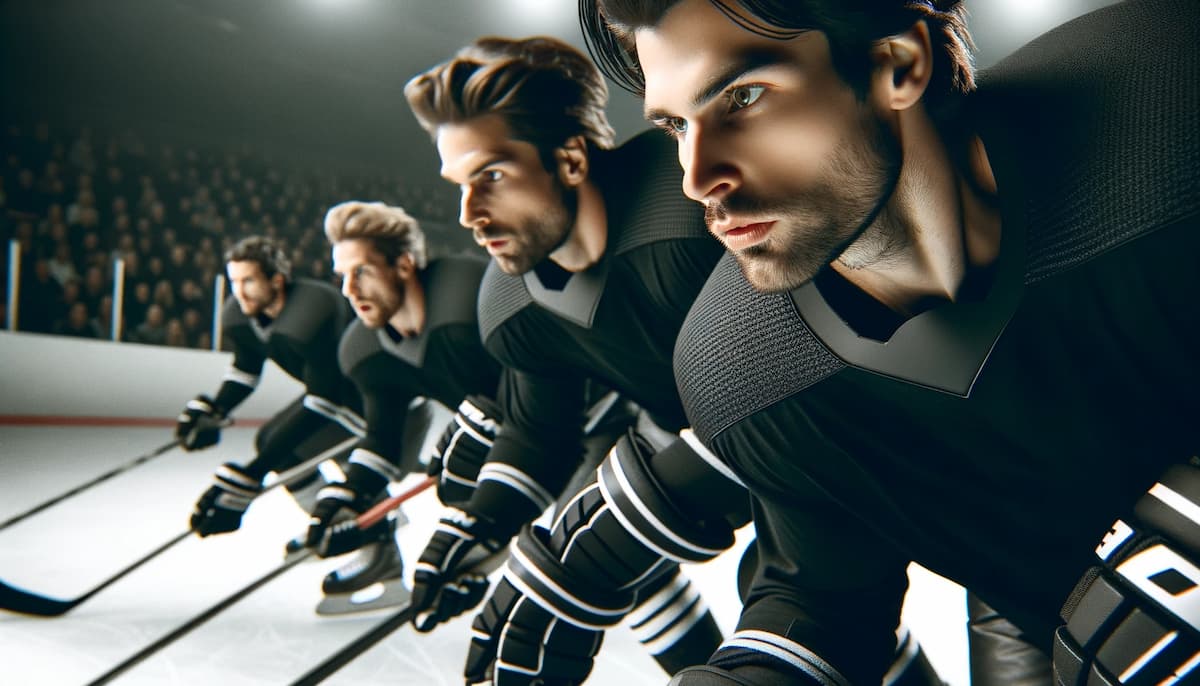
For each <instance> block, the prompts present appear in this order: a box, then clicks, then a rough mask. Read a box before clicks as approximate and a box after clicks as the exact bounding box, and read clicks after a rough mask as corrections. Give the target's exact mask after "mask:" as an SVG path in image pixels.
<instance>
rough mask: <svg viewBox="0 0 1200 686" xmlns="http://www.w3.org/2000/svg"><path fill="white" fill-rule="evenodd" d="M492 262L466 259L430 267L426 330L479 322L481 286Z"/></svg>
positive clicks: (443, 260)
mask: <svg viewBox="0 0 1200 686" xmlns="http://www.w3.org/2000/svg"><path fill="white" fill-rule="evenodd" d="M487 268H488V261H487V260H484V259H481V258H478V257H474V256H466V255H454V256H450V257H443V258H441V259H438V260H434V261H433V262H430V263H429V266H428V267H427V268H426V270H427V272H428V275H427V277H426V279H425V281H426V283H425V299H426V305H425V311H426V317H427V321H426V329H427V330H433V329H437V328H439V327H442V326H447V325H451V324H475V323H476V322H477V321H478V309H477V307H478V299H479V286H480V283H481V282H482V281H483V274H484V272H485V271H486V270H487Z"/></svg>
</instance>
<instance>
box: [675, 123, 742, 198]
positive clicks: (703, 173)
mask: <svg viewBox="0 0 1200 686" xmlns="http://www.w3.org/2000/svg"><path fill="white" fill-rule="evenodd" d="M679 166H681V167H683V192H684V194H685V195H687V196H688V197H689V198H691V199H692V200H695V201H697V202H701V203H703V202H705V201H707V200H712V199H720V198H723V197H725V196H727V195H729V194H731V193H733V192H734V191H735V190H736V189H737V188H738V186H740V185H741V174H740V173H739V172H738V168H737V166H736V165H734V164H733V161H732V159H731V158H730V156H729V154H728V147H727V146H724V145H722V144H721V140H720V137H719V136H717V135H715V134H713V133H710V132H706V131H704V130H703V129H701V128H700V127H699V126H695V125H693V126H691V127H690V128H689V129H688V132H687V134H686V135H685V136H684V137H683V138H681V139H680V141H679Z"/></svg>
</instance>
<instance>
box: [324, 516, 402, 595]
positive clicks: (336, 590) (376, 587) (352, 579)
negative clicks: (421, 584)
mask: <svg viewBox="0 0 1200 686" xmlns="http://www.w3.org/2000/svg"><path fill="white" fill-rule="evenodd" d="M395 526H396V525H395V523H394V522H392V521H390V520H389V521H388V524H387V526H386V531H387V535H386V537H381V538H380V540H378V541H375V542H373V543H368V544H367V545H365V546H363V547H362V548H360V549H359V550H357V551H355V552H354V553H353V558H352V559H351V560H350V562H348V563H347V564H346V565H344V566H342V567H339V568H338V569H336V570H334V571H332V572H330V573H329V575H328V576H326V577H325V580H324V581H323V582H321V590H322V591H323V592H324V593H325V597H324V598H322V599H321V602H320V603H318V604H317V614H319V615H344V614H351V613H356V612H367V611H370V610H378V609H382V608H388V607H398V606H401V605H405V604H406V603H408V602H409V600H410V599H411V598H412V591H411V590H410V589H409V588H408V587H406V586H405V585H404V562H403V560H402V559H401V557H400V548H399V546H398V545H396V537H395Z"/></svg>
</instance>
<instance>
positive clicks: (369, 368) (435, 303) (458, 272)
mask: <svg viewBox="0 0 1200 686" xmlns="http://www.w3.org/2000/svg"><path fill="white" fill-rule="evenodd" d="M486 265H487V263H486V262H485V261H484V260H482V259H478V258H473V257H466V256H463V257H459V256H455V257H445V258H442V259H438V260H433V261H431V262H430V263H429V265H428V266H427V267H426V268H425V269H424V270H422V271H421V272H420V277H419V278H420V280H421V285H422V287H423V288H424V290H425V325H424V327H423V328H422V330H421V333H420V334H418V335H417V336H414V337H410V338H401V337H400V335H399V334H398V333H396V332H395V331H394V330H392V329H391V328H390V327H386V326H385V327H384V328H381V329H375V330H372V329H368V328H367V327H366V326H363V324H362V322H360V321H356V322H354V323H353V324H351V325H350V328H349V329H347V330H346V333H345V335H344V336H343V337H342V343H341V349H340V350H339V352H338V357H339V360H340V363H341V368H342V371H343V373H344V374H345V375H346V376H347V377H349V378H350V379H351V380H352V381H353V382H354V384H355V386H357V387H358V390H359V392H360V393H361V394H362V397H363V415H364V419H365V420H366V423H367V435H366V437H365V438H364V439H363V440H362V441H361V442H360V443H359V447H361V448H364V449H366V450H369V451H371V452H373V453H375V454H376V455H382V456H384V457H392V456H397V455H399V451H400V448H401V444H402V442H403V439H404V436H403V431H404V417H405V414H406V413H407V411H408V406H409V403H410V402H411V401H412V400H413V399H415V398H417V397H418V396H422V397H426V398H431V399H433V400H437V401H438V402H440V403H442V404H443V405H445V406H446V407H449V408H454V407H457V406H458V404H459V402H461V401H462V399H463V398H464V397H466V396H467V395H475V394H479V395H485V396H487V397H489V398H495V397H496V390H497V384H498V383H499V379H500V366H499V364H497V363H496V361H495V360H494V359H492V357H491V356H490V355H488V354H487V352H486V351H485V350H484V349H483V343H482V342H481V341H480V340H479V322H478V320H477V319H476V316H475V313H476V309H475V301H476V296H477V294H478V292H479V282H480V280H481V279H482V278H483V271H484V267H485V266H486Z"/></svg>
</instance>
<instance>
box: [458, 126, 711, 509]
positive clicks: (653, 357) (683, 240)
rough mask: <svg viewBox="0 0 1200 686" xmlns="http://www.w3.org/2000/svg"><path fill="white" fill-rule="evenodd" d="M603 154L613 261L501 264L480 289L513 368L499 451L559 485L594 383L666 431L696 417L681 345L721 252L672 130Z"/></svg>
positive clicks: (488, 331)
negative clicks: (679, 358) (688, 405)
mask: <svg viewBox="0 0 1200 686" xmlns="http://www.w3.org/2000/svg"><path fill="white" fill-rule="evenodd" d="M592 155H593V157H592V164H593V168H592V178H593V180H594V181H595V183H596V184H597V186H598V187H599V189H600V192H601V194H602V195H603V197H604V203H605V211H606V212H607V219H608V240H607V245H606V251H605V255H604V256H603V257H602V258H601V260H600V261H599V262H598V263H597V264H595V265H593V266H592V267H590V268H588V269H587V270H585V271H583V272H578V273H574V274H567V273H566V272H563V271H562V270H559V269H558V268H557V267H556V266H555V265H553V264H552V263H551V262H550V261H549V260H545V261H543V263H542V264H541V265H538V267H537V268H535V269H534V270H533V271H530V272H529V273H527V274H525V275H524V276H510V275H508V274H505V273H503V272H501V271H500V270H499V268H497V267H496V265H495V263H494V262H493V263H492V264H491V265H490V266H489V267H488V271H487V274H486V275H485V276H484V280H483V285H482V287H481V292H480V296H479V321H480V328H481V332H482V335H483V340H484V345H485V346H486V347H487V350H488V351H489V352H490V353H492V355H494V356H495V357H496V358H497V359H498V360H499V361H500V362H501V364H503V365H504V366H505V367H507V368H509V369H510V371H512V372H513V373H511V374H510V375H509V381H510V383H509V388H508V396H509V397H508V401H507V407H506V416H505V424H504V426H503V428H502V429H501V432H500V435H499V437H498V438H497V440H496V443H495V445H494V447H493V448H492V451H491V455H490V457H489V459H499V460H501V461H503V462H507V463H510V464H514V465H518V466H519V468H520V469H521V470H522V471H524V472H526V473H527V474H530V475H532V476H534V477H535V478H536V479H537V480H538V482H539V483H541V484H542V485H543V486H545V487H546V488H547V489H548V490H550V491H551V492H555V493H556V492H558V490H559V489H561V488H562V487H563V486H564V485H565V483H566V481H567V479H568V477H569V476H570V474H571V472H572V471H573V470H574V468H575V467H576V465H577V462H578V459H579V457H580V454H581V449H580V444H579V438H580V426H581V424H582V417H583V413H584V409H585V408H584V406H583V405H584V381H585V379H587V378H593V379H595V380H597V381H598V382H600V383H601V384H603V385H604V386H607V387H608V388H611V389H613V390H616V391H619V392H620V393H622V394H624V395H625V396H626V397H628V398H629V399H630V400H632V401H634V402H636V403H637V404H639V405H640V406H641V407H643V408H645V409H646V410H647V411H649V412H650V413H651V414H652V415H653V416H655V418H656V419H657V420H658V421H659V422H660V423H661V424H662V425H663V426H664V427H667V428H673V429H676V430H677V429H679V428H681V427H683V426H684V425H685V418H684V414H683V408H682V406H681V405H680V402H679V396H678V393H677V391H676V388H675V382H674V377H673V376H672V368H671V355H672V350H673V348H674V344H675V336H676V334H677V333H678V331H679V326H680V324H681V323H682V322H683V318H684V316H685V315H686V313H687V310H688V307H689V306H690V305H691V303H692V299H693V298H694V297H695V295H696V293H697V292H699V290H700V287H701V286H702V285H703V283H704V280H705V279H706V278H707V277H708V275H709V273H710V272H711V271H712V267H713V265H714V264H715V263H716V261H717V259H718V257H719V256H720V252H721V246H720V244H719V243H718V242H717V241H716V240H714V239H713V238H712V237H711V236H709V234H708V232H707V230H706V229H705V226H704V217H703V208H702V207H701V206H700V205H699V204H697V203H695V202H692V201H690V200H688V199H687V198H686V197H685V196H684V195H683V194H682V193H681V192H680V188H681V176H682V172H681V170H680V169H679V164H678V162H677V160H676V153H675V146H674V143H673V142H672V141H670V140H669V139H668V138H667V137H666V136H663V135H662V134H660V133H657V132H646V133H643V134H641V135H639V136H637V137H635V138H633V139H632V140H630V141H629V142H627V143H626V144H625V145H623V146H621V147H620V148H618V149H615V150H611V151H603V150H598V151H597V150H593V151H592ZM555 270H557V272H558V273H557V274H554V273H552V272H554V271H555ZM539 274H541V276H539ZM543 276H546V277H547V278H546V279H545V281H544V280H543V278H542V277H543ZM568 277H569V278H568ZM562 279H566V281H565V285H564V284H562V283H561V280H562ZM555 281H558V283H554V282H555ZM546 282H551V283H552V286H549V287H548V286H546V285H545V283H546ZM560 285H561V286H562V287H561V288H555V287H554V286H560ZM482 490H483V489H481V495H483V493H482Z"/></svg>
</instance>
